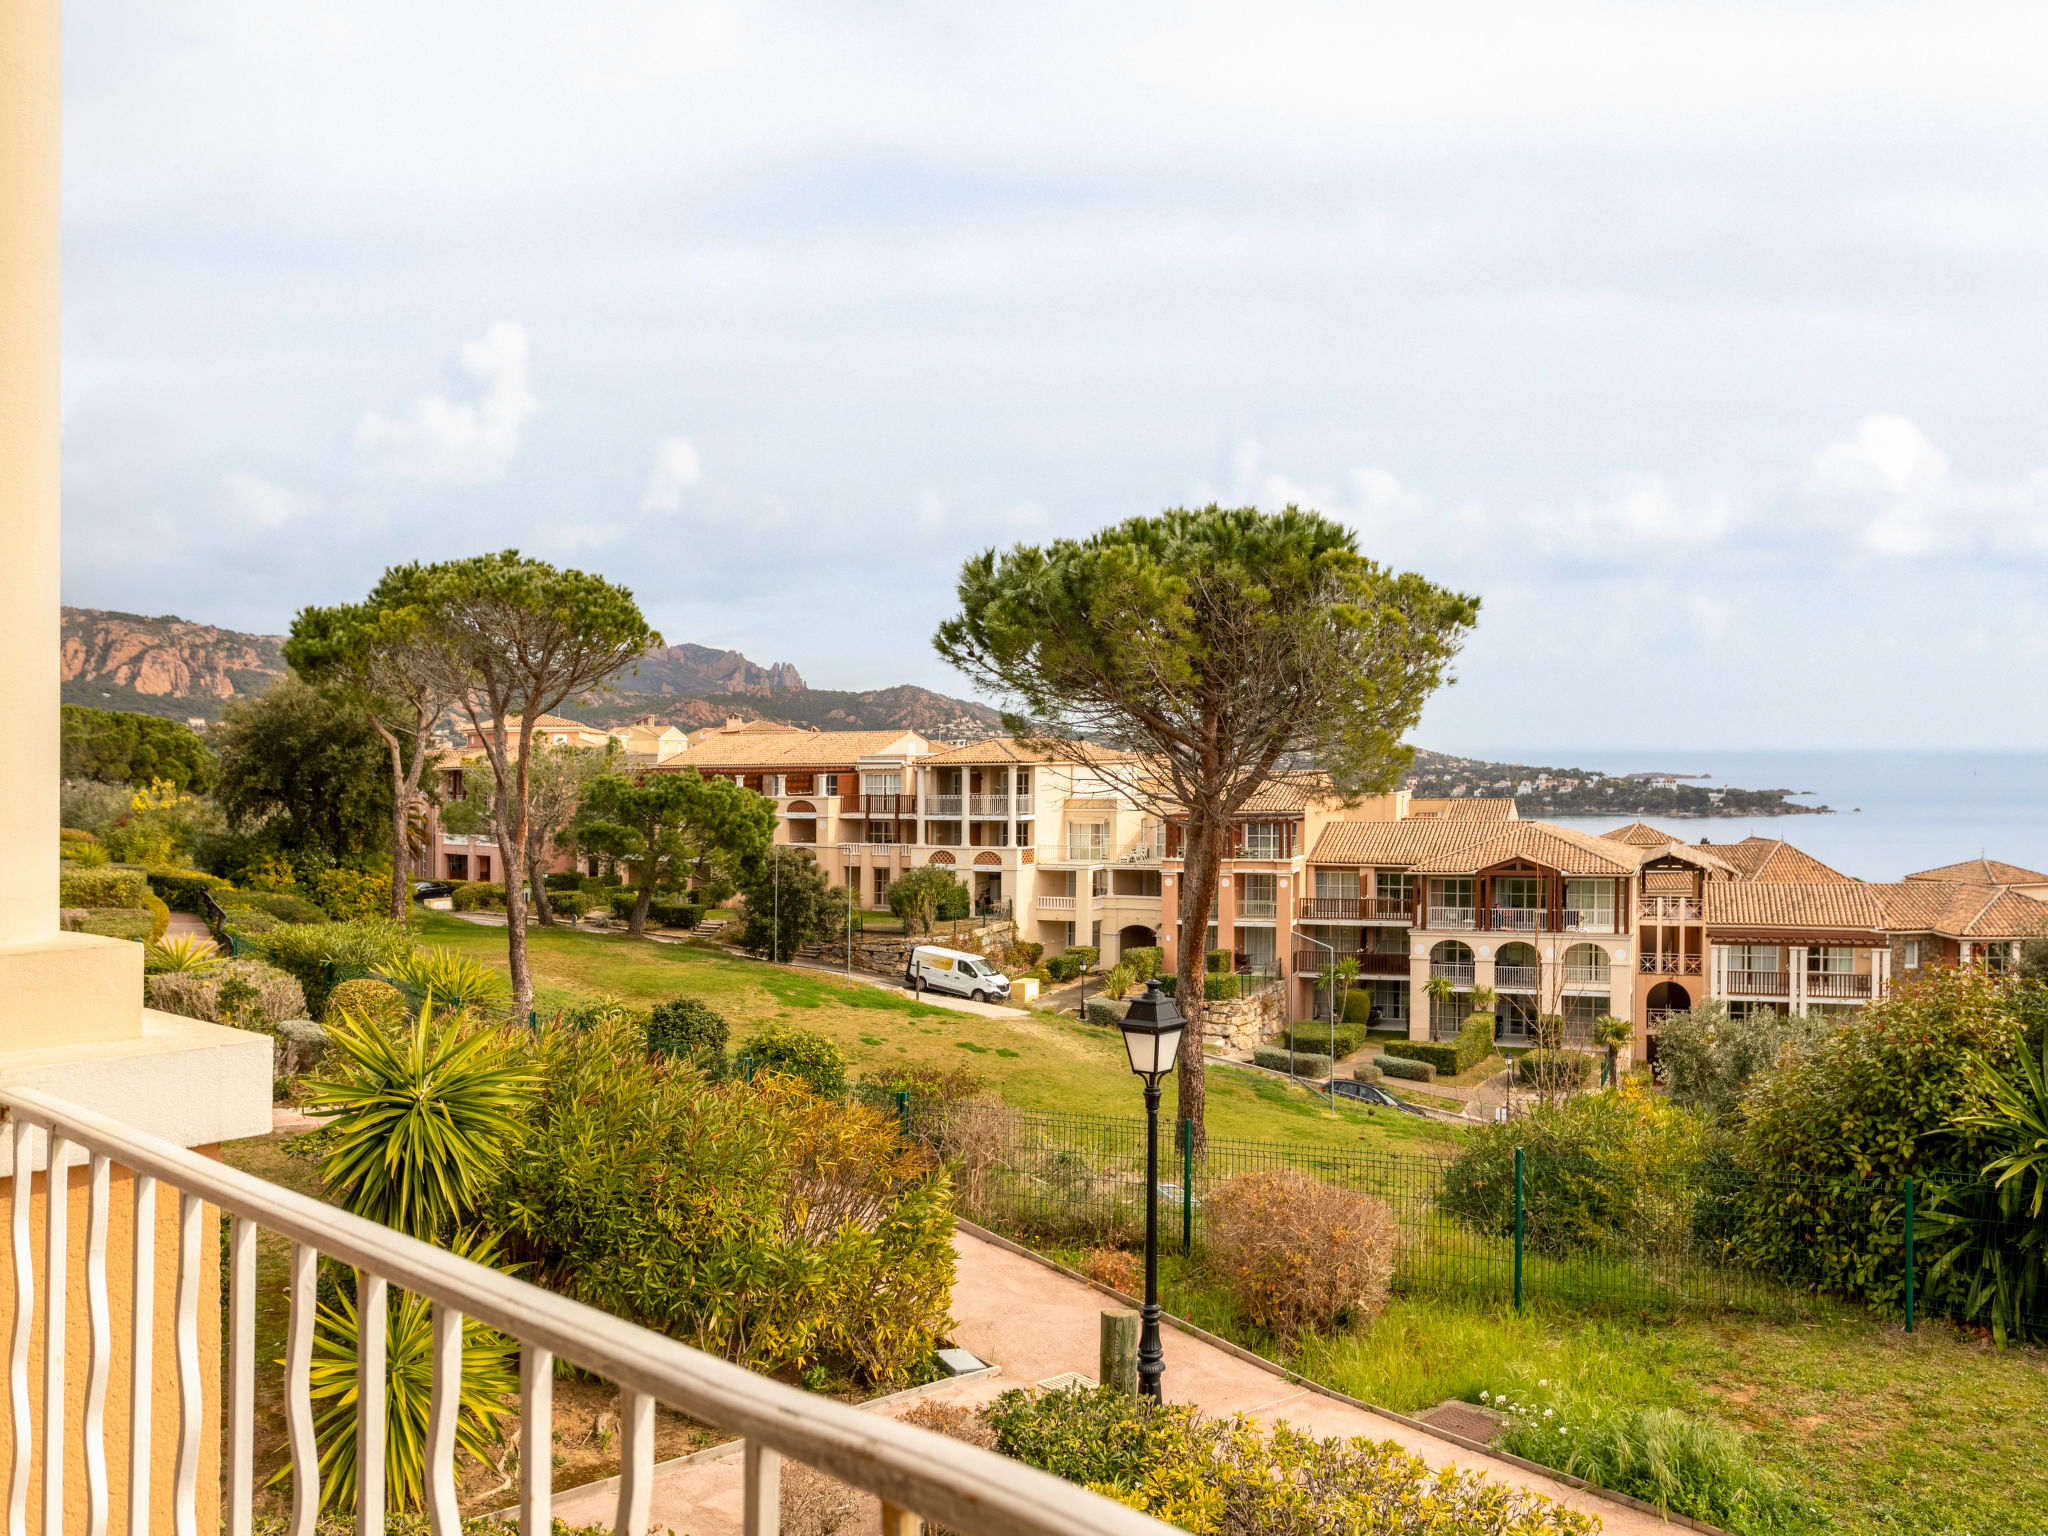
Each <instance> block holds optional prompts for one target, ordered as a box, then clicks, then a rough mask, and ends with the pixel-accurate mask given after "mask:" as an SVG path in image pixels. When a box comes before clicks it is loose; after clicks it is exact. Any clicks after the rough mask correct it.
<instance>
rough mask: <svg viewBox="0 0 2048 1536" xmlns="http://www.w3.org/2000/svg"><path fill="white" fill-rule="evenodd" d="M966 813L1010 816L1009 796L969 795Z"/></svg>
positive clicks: (1004, 818)
mask: <svg viewBox="0 0 2048 1536" xmlns="http://www.w3.org/2000/svg"><path fill="white" fill-rule="evenodd" d="M967 814H968V815H970V816H1000V817H1001V818H1002V819H1003V820H1005V821H1007V820H1009V818H1010V797H1009V796H1008V795H969V796H968V797H967Z"/></svg>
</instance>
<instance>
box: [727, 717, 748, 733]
mask: <svg viewBox="0 0 2048 1536" xmlns="http://www.w3.org/2000/svg"><path fill="white" fill-rule="evenodd" d="M745 724H746V722H745V721H744V720H742V719H740V717H739V716H738V715H727V716H726V717H725V728H726V729H727V730H728V731H736V730H738V729H739V728H740V727H741V726H742V725H745Z"/></svg>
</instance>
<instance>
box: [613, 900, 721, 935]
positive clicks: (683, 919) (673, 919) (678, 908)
mask: <svg viewBox="0 0 2048 1536" xmlns="http://www.w3.org/2000/svg"><path fill="white" fill-rule="evenodd" d="M627 910H628V912H630V911H631V908H630V906H629V907H628V909H627ZM703 915H704V909H703V908H702V907H700V906H698V905H697V904H696V903H695V902H693V901H690V900H689V899H687V898H686V897H680V896H656V897H655V898H654V899H653V900H651V901H649V902H648V903H647V920H648V921H649V922H651V923H658V924H660V925H661V926H662V927H664V928H694V927H696V926H697V920H698V919H699V918H700V917H702V916H703Z"/></svg>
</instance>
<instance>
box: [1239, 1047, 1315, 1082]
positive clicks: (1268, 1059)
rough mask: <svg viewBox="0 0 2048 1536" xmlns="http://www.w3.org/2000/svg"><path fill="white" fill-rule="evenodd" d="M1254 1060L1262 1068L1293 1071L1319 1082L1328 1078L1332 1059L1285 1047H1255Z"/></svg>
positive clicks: (1253, 1048)
mask: <svg viewBox="0 0 2048 1536" xmlns="http://www.w3.org/2000/svg"><path fill="white" fill-rule="evenodd" d="M1252 1060H1253V1061H1254V1062H1255V1063H1257V1064H1258V1065H1259V1066H1262V1067H1269V1068H1271V1069H1272V1070H1273V1071H1275V1072H1285V1071H1288V1070H1289V1067H1290V1064H1291V1066H1292V1070H1293V1071H1294V1073H1295V1074H1296V1075H1297V1076H1300V1077H1313V1078H1315V1079H1316V1080H1317V1081H1319V1082H1320V1081H1321V1080H1322V1079H1324V1078H1326V1077H1328V1076H1329V1075H1330V1071H1331V1065H1330V1058H1329V1057H1327V1056H1315V1055H1310V1054H1309V1053H1307V1052H1305V1051H1289V1050H1288V1049H1287V1047H1285V1046H1284V1045H1255V1046H1253V1047H1252Z"/></svg>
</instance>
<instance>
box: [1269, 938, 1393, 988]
mask: <svg viewBox="0 0 2048 1536" xmlns="http://www.w3.org/2000/svg"><path fill="white" fill-rule="evenodd" d="M1337 959H1338V961H1340V962H1341V961H1345V960H1356V961H1357V962H1358V974H1359V975H1361V976H1400V977H1406V976H1407V974H1408V956H1407V954H1406V952H1401V953H1391V954H1390V953H1388V952H1386V951H1366V952H1361V953H1356V954H1349V955H1347V954H1344V953H1342V952H1341V951H1340V952H1339V953H1338V955H1337ZM1293 963H1294V974H1295V975H1297V976H1305V977H1308V978H1309V979H1311V980H1313V979H1314V978H1316V977H1317V976H1320V975H1321V974H1322V973H1323V971H1324V969H1325V968H1326V967H1327V966H1328V965H1329V964H1330V963H1331V962H1330V957H1329V956H1328V955H1326V954H1324V953H1323V952H1322V951H1321V950H1320V949H1316V948H1314V947H1313V946H1311V947H1310V948H1307V949H1297V950H1296V951H1295V952H1294V962H1293Z"/></svg>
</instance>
